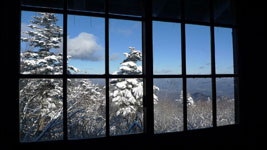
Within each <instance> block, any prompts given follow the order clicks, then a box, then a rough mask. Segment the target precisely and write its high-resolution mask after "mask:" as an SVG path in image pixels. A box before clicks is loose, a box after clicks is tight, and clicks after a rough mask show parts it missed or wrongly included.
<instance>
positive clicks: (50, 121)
mask: <svg viewBox="0 0 267 150" xmlns="http://www.w3.org/2000/svg"><path fill="white" fill-rule="evenodd" d="M37 15H38V16H33V18H34V20H32V21H31V23H32V24H30V25H29V27H30V28H31V29H32V31H26V32H25V34H27V35H28V37H22V38H21V40H22V41H24V42H28V44H29V45H30V46H32V47H33V48H34V49H33V50H25V51H24V52H22V53H21V73H22V74H52V75H56V74H62V73H63V65H62V63H63V59H62V58H63V55H62V54H61V53H58V54H57V53H53V52H51V49H57V48H59V47H60V45H61V42H62V41H61V38H62V28H61V27H60V26H57V25H56V22H57V17H56V16H55V15H54V14H53V13H37ZM70 57H71V56H68V59H69V58H70ZM67 71H68V73H71V71H74V72H78V69H77V68H75V67H72V66H68V70H67ZM77 89H82V90H80V91H78V90H77ZM62 92H63V82H62V80H61V79H21V80H20V138H21V141H22V142H29V141H39V140H56V139H60V138H62V136H63V126H62V115H63V112H62V111H63V109H62V107H63V102H62V97H63V93H62ZM77 98H79V99H77ZM85 98H86V100H85ZM82 100H85V101H87V103H86V104H87V105H85V103H84V102H85V101H84V102H82ZM89 101H91V102H89ZM92 103H94V104H95V105H91V104H92ZM68 104H73V106H72V107H71V108H69V109H68V114H69V115H68V120H69V122H70V124H77V123H76V122H82V119H81V118H84V116H87V118H101V116H100V115H99V114H100V113H98V115H96V112H94V113H90V112H89V110H96V109H99V108H101V107H100V106H102V105H103V93H102V92H101V90H99V88H98V87H97V86H96V85H95V84H92V83H91V82H90V81H89V80H87V79H81V80H80V81H78V80H72V81H68ZM85 108H86V109H85ZM98 111H100V110H98ZM98 111H97V112H98ZM77 112H79V113H77ZM91 112H92V111H91ZM102 114H103V113H102ZM77 115H78V117H77ZM88 116H90V117H88ZM98 120H99V119H98ZM89 122H91V121H90V120H89ZM103 126H104V125H103V123H102V126H101V127H100V128H103ZM91 129H92V128H91ZM95 130H97V131H98V132H96V133H95V135H96V134H99V133H103V132H99V129H97V128H95ZM78 132H79V133H78ZM81 133H82V134H81ZM84 133H87V135H92V134H94V133H93V131H92V130H87V129H85V128H82V129H80V130H77V131H75V135H79V134H81V135H84ZM75 135H74V136H75Z"/></svg>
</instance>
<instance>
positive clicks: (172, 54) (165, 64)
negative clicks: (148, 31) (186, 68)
mask: <svg viewBox="0 0 267 150" xmlns="http://www.w3.org/2000/svg"><path fill="white" fill-rule="evenodd" d="M162 31H164V32H162ZM153 55H154V57H153V60H154V64H153V65H154V74H181V25H180V24H179V23H169V22H159V21H153Z"/></svg>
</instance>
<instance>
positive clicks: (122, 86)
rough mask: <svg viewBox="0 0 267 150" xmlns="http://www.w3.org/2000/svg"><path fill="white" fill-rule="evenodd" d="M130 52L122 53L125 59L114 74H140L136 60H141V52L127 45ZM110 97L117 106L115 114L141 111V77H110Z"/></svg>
mask: <svg viewBox="0 0 267 150" xmlns="http://www.w3.org/2000/svg"><path fill="white" fill-rule="evenodd" d="M129 49H130V52H129V53H124V55H125V57H126V59H125V60H124V61H123V62H122V63H121V67H120V70H119V71H117V72H115V73H114V74H116V75H140V74H142V66H138V65H137V61H141V60H142V53H141V52H140V51H139V50H136V49H135V48H134V47H129ZM110 84H111V93H110V97H111V100H112V102H113V103H114V104H115V105H117V106H118V110H117V112H116V115H117V116H119V115H123V116H127V115H131V114H135V113H137V112H138V113H142V111H143V110H142V108H143V107H142V104H143V79H142V78H134V79H131V78H118V79H112V80H111V81H110ZM158 90H159V88H158V87H156V86H154V103H157V101H158V97H157V91H158Z"/></svg>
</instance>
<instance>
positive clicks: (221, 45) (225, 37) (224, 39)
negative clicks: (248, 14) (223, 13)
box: [214, 27, 234, 74]
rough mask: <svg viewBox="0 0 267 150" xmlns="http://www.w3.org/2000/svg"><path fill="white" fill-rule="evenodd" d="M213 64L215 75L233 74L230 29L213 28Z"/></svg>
mask: <svg viewBox="0 0 267 150" xmlns="http://www.w3.org/2000/svg"><path fill="white" fill-rule="evenodd" d="M214 34H215V35H214V36H215V63H216V73H217V74H232V73H234V63H233V60H234V58H233V54H234V52H233V38H232V29H231V28H220V27H215V28H214Z"/></svg>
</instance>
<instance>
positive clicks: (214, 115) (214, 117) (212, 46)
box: [209, 1, 217, 127]
mask: <svg viewBox="0 0 267 150" xmlns="http://www.w3.org/2000/svg"><path fill="white" fill-rule="evenodd" d="M209 5H210V22H211V26H210V50H211V75H212V80H211V81H212V121H213V127H216V126H217V101H216V97H217V96H216V67H215V66H216V64H215V36H214V11H213V2H212V1H210V3H209Z"/></svg>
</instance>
